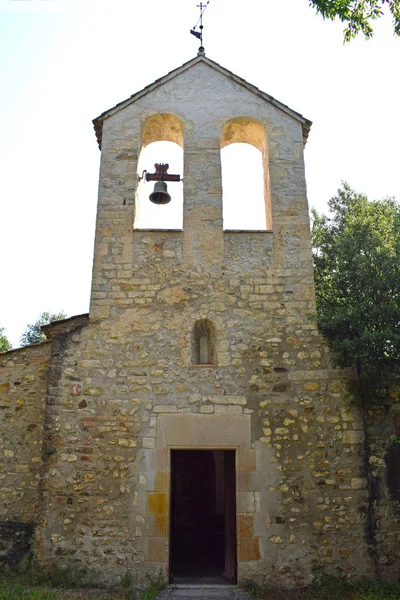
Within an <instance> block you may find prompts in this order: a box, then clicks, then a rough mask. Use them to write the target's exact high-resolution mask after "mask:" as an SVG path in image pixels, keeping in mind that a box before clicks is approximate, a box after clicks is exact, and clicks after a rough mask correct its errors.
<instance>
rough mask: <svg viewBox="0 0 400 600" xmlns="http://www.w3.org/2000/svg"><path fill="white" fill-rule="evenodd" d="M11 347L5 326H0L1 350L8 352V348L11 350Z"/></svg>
mask: <svg viewBox="0 0 400 600" xmlns="http://www.w3.org/2000/svg"><path fill="white" fill-rule="evenodd" d="M11 348H12V346H11V344H10V342H9V341H8V339H7V337H6V336H5V335H4V327H0V352H7V350H11Z"/></svg>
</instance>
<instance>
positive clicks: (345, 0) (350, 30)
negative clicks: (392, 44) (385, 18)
mask: <svg viewBox="0 0 400 600" xmlns="http://www.w3.org/2000/svg"><path fill="white" fill-rule="evenodd" d="M309 3H310V6H312V7H313V8H315V9H316V11H317V13H319V14H321V15H322V16H323V18H324V19H331V20H334V19H340V21H342V23H345V25H346V28H345V30H344V39H345V41H346V42H348V41H350V40H351V39H352V38H354V37H356V35H357V34H359V33H360V32H361V33H363V34H364V36H365V37H366V38H367V39H368V38H371V37H372V36H373V34H374V32H373V29H372V22H373V21H374V20H376V19H379V18H380V17H381V16H382V15H383V14H384V12H386V9H387V10H388V12H389V13H390V14H391V16H392V21H393V29H394V33H395V34H396V35H400V0H309ZM384 9H385V10H384Z"/></svg>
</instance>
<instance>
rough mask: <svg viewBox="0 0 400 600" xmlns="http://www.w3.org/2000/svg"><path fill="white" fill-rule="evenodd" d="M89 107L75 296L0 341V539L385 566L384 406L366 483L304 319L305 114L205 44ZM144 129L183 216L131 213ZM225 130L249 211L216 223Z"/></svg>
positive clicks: (308, 302) (54, 553)
mask: <svg viewBox="0 0 400 600" xmlns="http://www.w3.org/2000/svg"><path fill="white" fill-rule="evenodd" d="M94 123H95V129H96V134H97V137H98V140H99V144H100V147H101V169H100V183H99V200H98V212H97V223H96V238H95V251H94V264H93V282H92V292H91V304H90V312H89V314H87V315H80V316H77V317H73V318H70V319H66V320H65V321H60V322H56V323H54V324H52V325H49V326H46V327H44V330H45V333H46V335H47V338H48V340H47V341H46V342H44V343H43V344H40V345H37V346H31V347H27V348H22V349H18V350H14V351H10V352H8V353H5V354H4V355H1V357H0V408H1V423H0V439H1V445H2V449H1V455H0V466H1V474H0V478H1V479H0V483H1V492H0V519H1V523H0V534H1V535H2V536H3V541H4V543H3V546H2V547H3V552H2V553H0V558H1V560H3V561H6V560H8V561H10V560H11V559H10V556H11V557H12V556H17V555H19V551H20V552H21V553H22V554H23V552H25V551H26V552H28V553H29V552H31V553H32V554H33V556H34V559H35V560H36V561H38V562H39V563H42V564H43V565H47V566H50V565H52V564H56V565H59V566H70V567H74V568H83V567H84V568H87V569H89V570H91V571H93V572H98V573H100V574H101V576H103V577H105V578H106V579H107V580H108V581H110V582H111V581H117V580H118V578H119V577H123V576H124V575H125V574H126V573H127V572H130V573H132V574H133V575H134V576H135V577H136V578H137V579H138V580H140V579H143V578H145V576H146V574H152V575H155V574H157V573H159V572H160V571H161V572H162V573H163V575H164V577H165V578H169V579H170V580H171V581H177V580H179V578H180V577H182V578H184V579H185V578H186V579H190V577H192V576H193V577H195V578H196V577H205V578H206V577H207V576H209V575H210V576H211V575H212V576H213V577H220V578H225V579H226V580H229V581H231V582H236V581H237V582H239V583H240V582H243V581H244V579H245V578H253V579H261V578H265V577H267V578H270V579H273V580H274V581H275V582H280V583H282V584H284V585H299V584H301V583H304V582H307V581H309V580H310V577H311V575H312V573H313V572H315V570H316V569H318V568H325V569H327V570H329V571H333V572H335V573H338V572H343V573H346V574H349V575H355V576H362V575H371V574H372V575H373V574H375V573H376V572H377V569H380V573H381V574H382V573H383V574H385V573H386V574H387V576H388V577H394V576H398V564H397V565H396V560H393V557H396V556H397V558H398V553H399V544H398V542H399V540H398V534H397V533H396V527H394V526H393V524H394V523H398V518H399V515H398V513H396V510H398V503H397V504H396V503H395V504H393V503H392V504H390V503H389V500H390V498H389V496H388V494H389V492H388V489H389V488H387V486H386V484H385V481H386V480H385V469H386V463H385V460H386V458H385V456H383V452H384V451H383V450H382V448H383V446H382V444H383V442H382V440H384V439H386V437H385V436H386V433H385V432H387V431H390V432H391V431H392V429H390V428H391V427H392V425H387V426H386V429H385V430H384V429H382V431H381V432H380V433H379V435H381V437H380V438H379V435H378V433H377V436H376V439H375V453H377V452H378V451H377V448H378V446H379V444H381V446H379V448H381V450H379V448H378V450H379V452H381V453H380V454H379V452H378V454H377V456H375V458H376V460H377V461H378V463H376V465H375V466H376V474H375V477H376V478H378V479H379V478H381V483H382V486H381V489H382V490H383V491H382V493H381V494H380V496H379V498H378V497H375V499H373V498H372V497H371V493H373V492H371V489H372V486H371V473H370V471H369V469H368V456H370V454H371V452H370V453H369V454H368V452H369V451H368V449H367V447H366V440H365V433H366V423H365V416H364V417H363V415H362V414H361V412H360V411H359V410H358V409H357V408H356V407H354V406H353V405H352V404H351V403H350V397H349V394H348V391H347V375H346V374H344V373H343V372H341V371H338V370H334V369H333V368H332V365H331V359H330V355H329V351H328V348H327V346H326V343H325V342H324V341H323V340H322V339H321V338H320V336H319V333H318V330H317V326H316V323H315V322H314V321H313V320H312V319H311V318H310V315H312V314H313V313H314V312H315V299H314V284H313V269H312V260H311V252H310V234H309V216H308V205H307V198H306V184H305V174H304V161H303V149H304V144H305V141H306V139H307V135H308V132H309V129H310V125H311V123H310V122H309V121H307V119H305V118H303V117H302V116H301V115H299V114H298V113H296V112H294V111H293V110H291V109H289V108H288V107H287V106H285V105H283V104H282V103H280V102H278V101H277V100H275V99H274V98H272V97H270V96H268V95H267V94H265V93H263V92H261V91H259V90H258V89H257V88H255V87H254V86H252V85H250V84H249V83H247V82H246V81H244V80H243V79H240V78H239V77H237V76H236V75H234V74H233V73H231V72H229V71H227V70H226V69H224V68H223V67H221V66H220V65H218V64H216V63H214V62H213V61H211V60H210V59H208V58H206V57H205V56H204V55H203V54H200V55H199V56H197V57H196V58H194V59H193V60H191V61H189V62H188V63H186V64H184V65H183V66H182V67H180V68H178V69H176V70H175V71H172V72H171V73H169V74H168V75H166V76H165V77H163V78H162V79H160V80H158V81H156V82H154V83H153V84H152V85H150V86H148V87H147V88H145V89H144V90H142V91H141V92H139V93H137V94H135V95H133V96H132V97H131V98H129V99H128V100H126V101H125V102H122V103H121V104H119V105H117V106H116V107H114V108H113V109H111V110H109V111H107V112H106V113H104V114H103V115H101V116H100V117H98V118H97V119H96V120H95V121H94ZM159 140H167V141H173V142H175V143H178V144H179V145H180V146H181V147H183V150H184V172H183V180H184V209H183V228H182V229H181V230H160V229H158V230H156V229H153V230H152V229H147V230H141V229H134V227H133V223H134V218H135V190H136V188H137V186H138V174H137V171H138V168H137V161H138V156H139V154H140V151H141V148H142V146H143V145H144V144H148V143H151V142H154V141H159ZM232 142H247V143H250V144H252V145H254V146H255V147H257V148H258V149H259V150H260V152H261V153H262V159H263V167H264V182H265V206H266V224H267V225H266V228H263V229H262V230H259V231H243V230H234V231H233V230H231V231H229V230H224V228H223V218H222V185H221V160H220V151H221V148H222V147H224V146H225V145H229V144H230V143H232ZM245 209H246V203H245V200H244V201H243V210H245ZM385 419H387V414H385V415H382V422H385V423H386V421H385ZM390 423H392V420H391V421H390ZM382 432H383V433H382ZM378 438H379V439H378ZM382 456H383V458H382ZM379 461H381V462H380V463H379ZM374 468H375V467H374ZM385 486H386V487H385ZM371 498H372V499H371ZM390 501H391V500H390ZM373 502H375V504H374V503H373ZM389 504H390V506H389ZM393 506H394V508H393ZM396 507H397V508H396ZM371 511H372V512H373V511H375V513H376V514H378V513H379V519H378V518H376V519H375V521H373V522H374V523H375V525H376V523H377V522H378V521H379V523H380V524H379V527H380V528H381V529H380V532H379V531H377V529H376V527H378V525H376V527H375V529H374V528H373V527H372V526H371V523H372V520H371ZM379 511H380V512H379ZM396 519H397V521H396ZM18 532H19V534H21V535H22V538H23V539H24V540H25V542H24V544H25V545H23V546H22V547H21V543H20V542H18V540H17V541H16V534H17V533H18ZM4 548H5V550H4ZM18 548H19V550H18ZM21 548H22V549H21ZM13 552H14V554H13ZM7 553H8V554H7ZM7 557H8V558H7ZM207 557H209V558H210V557H211V559H212V560H211V561H210V560H208V559H207ZM15 560H17V559H15ZM11 562H12V560H11ZM210 562H213V565H214V570H213V571H212V569H211V567H212V565H211V564H210ZM196 565H197V566H196ZM195 566H196V568H194V567H195ZM210 569H211V570H210ZM202 570H203V571H202ZM211 571H212V573H211Z"/></svg>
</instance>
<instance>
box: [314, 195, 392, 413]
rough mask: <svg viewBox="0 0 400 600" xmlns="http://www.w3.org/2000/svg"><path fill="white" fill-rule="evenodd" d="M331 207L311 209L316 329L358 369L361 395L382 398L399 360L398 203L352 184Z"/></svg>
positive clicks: (341, 360) (338, 359)
mask: <svg viewBox="0 0 400 600" xmlns="http://www.w3.org/2000/svg"><path fill="white" fill-rule="evenodd" d="M328 205H329V209H330V211H331V216H329V217H327V216H324V215H318V214H317V212H316V211H315V210H314V211H313V226H312V245H313V258H314V272H315V285H316V296H317V318H318V326H319V329H320V331H321V333H322V334H323V335H324V336H325V338H326V339H327V340H328V341H329V343H330V345H331V349H332V353H333V358H334V361H335V363H336V364H337V365H338V366H340V367H348V366H352V365H355V366H356V371H357V375H358V383H357V390H356V392H357V395H358V397H359V398H360V399H363V401H365V402H369V401H379V399H380V398H382V397H384V395H385V389H384V379H385V374H386V373H387V371H390V370H392V369H393V367H394V365H395V364H396V363H397V364H398V362H399V360H400V207H399V205H398V204H397V203H396V202H395V200H393V199H386V200H382V201H369V200H368V199H367V198H366V196H364V195H362V194H357V193H356V192H354V191H353V190H352V189H351V188H350V187H349V186H348V185H347V184H343V186H342V188H341V189H339V190H338V194H337V196H335V197H333V198H331V200H330V201H329V203H328Z"/></svg>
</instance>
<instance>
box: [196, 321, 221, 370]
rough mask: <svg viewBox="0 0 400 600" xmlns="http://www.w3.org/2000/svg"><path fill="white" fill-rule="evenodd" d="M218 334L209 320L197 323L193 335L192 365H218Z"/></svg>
mask: <svg viewBox="0 0 400 600" xmlns="http://www.w3.org/2000/svg"><path fill="white" fill-rule="evenodd" d="M215 346H216V332H215V326H214V324H213V323H212V322H211V321H209V320H208V319H200V320H199V321H196V323H195V324H194V327H193V334H192V364H194V365H216V364H217V356H216V349H215Z"/></svg>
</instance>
